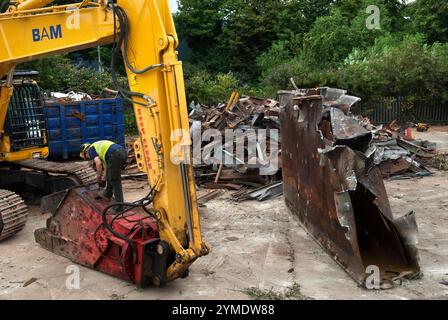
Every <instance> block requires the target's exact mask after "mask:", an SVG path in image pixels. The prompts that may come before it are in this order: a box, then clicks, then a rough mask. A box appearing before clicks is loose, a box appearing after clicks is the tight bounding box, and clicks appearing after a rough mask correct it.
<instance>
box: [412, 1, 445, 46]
mask: <svg viewBox="0 0 448 320" xmlns="http://www.w3.org/2000/svg"><path fill="white" fill-rule="evenodd" d="M406 14H407V15H408V16H409V19H410V21H411V26H410V32H414V33H415V32H421V33H424V34H425V35H426V37H427V39H428V43H430V44H432V43H434V42H447V41H448V1H444V0H416V1H415V2H413V3H411V4H410V5H409V7H408V8H407V10H406Z"/></svg>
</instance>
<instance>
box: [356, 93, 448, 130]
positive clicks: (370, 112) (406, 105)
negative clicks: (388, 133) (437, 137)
mask: <svg viewBox="0 0 448 320" xmlns="http://www.w3.org/2000/svg"><path fill="white" fill-rule="evenodd" d="M353 111H354V112H355V113H356V114H361V115H362V116H364V117H368V118H369V119H370V120H371V121H372V122H374V123H377V124H388V123H391V122H392V121H394V120H398V121H399V122H401V123H406V122H413V123H428V124H433V125H446V124H448V102H446V101H445V102H443V101H440V100H421V101H416V100H413V99H409V98H406V97H398V98H383V99H381V100H380V101H378V102H362V103H361V105H360V106H359V107H358V108H357V109H354V110H353Z"/></svg>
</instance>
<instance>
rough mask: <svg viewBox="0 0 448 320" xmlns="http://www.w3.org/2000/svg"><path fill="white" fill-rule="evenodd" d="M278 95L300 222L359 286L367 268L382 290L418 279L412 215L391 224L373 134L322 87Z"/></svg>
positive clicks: (288, 188)
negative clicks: (327, 96) (375, 273)
mask: <svg viewBox="0 0 448 320" xmlns="http://www.w3.org/2000/svg"><path fill="white" fill-rule="evenodd" d="M307 94H308V95H307ZM280 98H281V99H280V101H281V131H282V137H283V140H282V161H283V176H284V192H285V198H286V203H287V205H288V207H289V208H290V210H291V211H292V212H293V214H294V215H295V216H296V217H297V218H298V220H299V222H300V223H301V224H302V225H303V227H304V228H305V229H306V230H307V231H308V232H309V234H310V235H311V236H312V237H313V238H314V239H315V240H316V241H317V242H318V243H319V244H320V245H321V246H322V247H323V248H325V250H326V251H327V252H328V253H329V254H330V255H331V257H333V258H334V259H335V260H336V262H337V263H338V264H339V265H341V267H342V268H344V270H346V271H347V273H348V274H349V275H350V276H351V277H352V278H353V279H354V280H355V281H356V282H357V283H359V284H360V285H362V286H367V287H369V285H368V283H367V282H368V281H367V280H369V281H370V279H371V277H370V276H371V273H370V272H371V271H372V270H378V271H379V276H378V278H379V281H380V283H379V285H380V287H381V288H386V287H389V286H390V285H392V286H393V285H394V284H396V283H397V282H399V280H401V279H403V278H405V277H406V278H414V277H418V276H421V273H420V267H419V262H418V252H417V248H416V244H417V234H418V231H417V224H416V221H415V215H414V213H413V212H411V213H409V214H407V215H405V216H403V217H401V218H399V219H396V220H394V218H393V215H392V212H391V207H390V204H389V200H388V196H387V193H386V188H385V185H384V182H383V179H382V176H381V172H380V170H379V169H378V167H376V166H375V165H374V163H373V159H372V157H373V153H372V150H371V147H372V146H371V140H372V134H371V132H369V131H367V130H366V129H364V127H362V126H361V125H360V124H359V122H358V121H357V120H356V118H355V117H353V116H349V115H348V113H347V110H348V109H349V108H347V105H338V104H335V103H334V101H333V103H329V102H328V101H325V99H324V96H323V95H322V94H321V92H320V89H315V90H312V91H309V92H308V93H303V92H302V93H299V92H297V91H295V92H282V93H281V97H280ZM378 289H379V288H378Z"/></svg>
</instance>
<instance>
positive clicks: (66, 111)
mask: <svg viewBox="0 0 448 320" xmlns="http://www.w3.org/2000/svg"><path fill="white" fill-rule="evenodd" d="M44 115H45V122H46V128H47V139H48V147H49V149H50V158H52V159H69V158H71V157H76V156H78V155H79V148H80V146H81V144H83V143H92V142H95V141H99V140H111V141H114V142H116V143H118V144H120V145H122V146H124V145H125V136H124V135H125V132H124V114H123V102H122V99H120V98H117V99H101V100H92V101H81V102H76V103H69V104H48V105H45V107H44Z"/></svg>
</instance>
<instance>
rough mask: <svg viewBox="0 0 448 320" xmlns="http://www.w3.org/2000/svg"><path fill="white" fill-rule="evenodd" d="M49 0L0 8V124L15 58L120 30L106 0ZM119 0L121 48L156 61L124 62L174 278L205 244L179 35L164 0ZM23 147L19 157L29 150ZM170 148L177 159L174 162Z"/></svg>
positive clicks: (98, 41)
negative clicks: (56, 2) (59, 2)
mask: <svg viewBox="0 0 448 320" xmlns="http://www.w3.org/2000/svg"><path fill="white" fill-rule="evenodd" d="M51 2H52V1H50V0H27V1H19V4H18V5H17V6H11V7H10V8H9V9H8V11H7V12H6V13H4V14H0V78H6V79H5V80H4V83H3V84H2V86H1V95H0V126H1V127H3V124H4V116H3V115H4V114H6V110H7V107H8V103H9V99H10V97H11V93H12V90H13V88H12V82H11V79H12V74H13V72H14V69H15V67H16V66H17V65H19V64H20V63H23V62H25V61H29V60H33V59H39V58H42V57H47V56H49V55H52V54H61V53H67V52H72V51H77V50H81V49H85V48H89V47H94V46H98V45H104V44H110V43H112V42H113V41H114V35H116V36H118V34H119V33H120V31H121V30H120V26H119V24H118V23H117V21H114V13H113V11H112V9H111V7H110V6H108V5H106V3H105V2H104V1H99V2H98V3H92V2H88V1H84V2H80V3H76V4H70V5H64V6H54V7H44V6H47V5H49V4H50V3H51ZM116 4H117V5H118V6H119V7H121V8H122V9H123V10H124V11H125V12H126V15H127V17H128V21H129V30H130V32H129V37H128V41H127V47H126V48H124V47H123V48H122V52H123V55H124V54H126V53H127V58H128V61H129V62H130V64H131V66H132V67H133V68H134V69H143V68H145V67H147V66H150V65H160V67H158V68H155V69H154V70H150V71H148V72H144V73H141V74H140V73H138V74H136V73H133V72H132V71H131V70H130V68H129V67H128V66H127V67H126V69H127V76H128V83H129V87H130V90H131V91H133V92H138V93H141V94H142V97H141V98H138V97H137V98H136V97H134V98H132V99H133V102H134V111H135V116H136V120H137V123H138V127H139V132H140V141H139V142H138V143H137V144H136V154H137V159H138V165H139V168H140V169H141V170H142V171H145V172H147V173H148V177H149V178H148V183H149V184H150V186H151V188H154V189H155V190H156V191H157V195H156V197H155V199H154V203H153V205H154V209H155V210H156V212H157V214H156V217H157V220H158V224H159V231H160V237H161V240H163V241H165V242H167V243H168V244H169V245H170V246H171V248H172V250H173V251H174V253H175V254H176V261H175V262H174V263H173V264H172V265H171V266H170V267H169V268H168V270H167V278H168V279H169V280H174V279H176V278H179V277H181V276H182V275H183V274H184V273H185V272H186V270H188V268H189V267H190V265H191V264H192V263H193V262H194V261H195V260H196V259H197V258H198V257H200V256H203V255H206V254H207V253H208V251H209V249H208V247H207V245H206V244H205V243H204V242H203V240H202V235H201V230H200V221H199V211H198V204H197V196H196V187H195V183H194V177H193V171H192V167H191V163H190V160H189V157H188V154H187V153H188V152H189V146H190V145H191V138H190V136H189V123H188V113H187V104H186V96H185V88H184V78H183V71H182V64H181V62H180V61H178V58H177V52H176V51H175V49H176V47H177V45H178V38H177V35H176V31H175V27H174V22H173V18H172V15H171V10H170V7H169V4H168V0H129V1H125V0H119V1H117V3H116ZM115 27H116V28H115ZM125 49H126V50H125ZM131 69H132V68H131ZM173 132H178V133H180V134H177V135H173ZM173 137H174V138H173ZM179 145H180V146H181V147H180V148H179ZM3 147H5V150H7V141H3V142H2V150H3ZM43 151H45V150H43ZM23 152H24V153H23V154H22V155H23V156H24V157H28V158H29V157H30V155H31V156H32V153H31V154H30V153H26V151H25V150H24V151H23ZM173 155H175V158H176V159H180V161H179V162H176V161H172V160H173V159H172V158H173V157H172V156H173ZM19 158H20V157H19Z"/></svg>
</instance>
